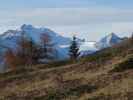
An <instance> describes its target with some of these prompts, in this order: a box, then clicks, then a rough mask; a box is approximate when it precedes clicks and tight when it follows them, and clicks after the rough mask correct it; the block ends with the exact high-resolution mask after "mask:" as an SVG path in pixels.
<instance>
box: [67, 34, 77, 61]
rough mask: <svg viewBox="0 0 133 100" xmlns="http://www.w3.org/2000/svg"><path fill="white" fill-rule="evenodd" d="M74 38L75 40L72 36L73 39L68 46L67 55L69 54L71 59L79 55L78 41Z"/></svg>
mask: <svg viewBox="0 0 133 100" xmlns="http://www.w3.org/2000/svg"><path fill="white" fill-rule="evenodd" d="M76 40H77V38H76V37H75V36H73V40H72V43H71V45H70V48H69V55H70V57H71V59H73V60H76V59H77V58H78V56H79V55H80V52H79V46H78V43H77V41H76Z"/></svg>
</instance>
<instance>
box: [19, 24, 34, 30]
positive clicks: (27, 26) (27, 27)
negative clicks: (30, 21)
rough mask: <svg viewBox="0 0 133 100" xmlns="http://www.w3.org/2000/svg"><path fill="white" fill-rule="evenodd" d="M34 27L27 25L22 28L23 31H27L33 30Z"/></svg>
mask: <svg viewBox="0 0 133 100" xmlns="http://www.w3.org/2000/svg"><path fill="white" fill-rule="evenodd" d="M33 28H34V27H33V26H32V25H27V24H23V25H22V26H21V29H22V30H25V29H33Z"/></svg>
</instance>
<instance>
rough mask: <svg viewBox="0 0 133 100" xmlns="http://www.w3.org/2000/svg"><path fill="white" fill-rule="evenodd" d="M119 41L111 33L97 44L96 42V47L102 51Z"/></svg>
mask: <svg viewBox="0 0 133 100" xmlns="http://www.w3.org/2000/svg"><path fill="white" fill-rule="evenodd" d="M121 41H122V38H120V37H118V36H117V35H116V34H115V33H111V34H109V35H107V36H105V37H104V38H102V39H101V40H100V41H99V42H97V43H96V47H97V48H99V49H103V48H107V47H110V46H113V45H115V44H117V43H120V42H121Z"/></svg>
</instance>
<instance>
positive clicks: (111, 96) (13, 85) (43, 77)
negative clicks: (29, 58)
mask: <svg viewBox="0 0 133 100" xmlns="http://www.w3.org/2000/svg"><path fill="white" fill-rule="evenodd" d="M132 43H133V40H132V39H128V40H125V41H123V42H122V43H120V44H117V45H114V46H113V47H110V48H107V49H104V50H101V51H98V52H96V53H95V54H92V55H90V56H89V57H85V58H82V59H80V61H79V62H75V63H72V62H71V63H70V62H69V63H67V65H64V66H63V65H61V66H59V65H58V66H56V64H54V63H53V64H51V65H37V66H32V67H30V68H26V69H21V70H19V69H18V70H16V71H11V72H7V73H4V74H0V82H1V84H0V88H1V89H0V99H3V98H4V100H16V99H17V100H127V99H128V100H132V98H133V90H132V88H133V67H132V68H131V69H124V70H123V71H121V72H116V71H112V70H113V69H115V68H116V65H120V66H121V64H122V63H124V62H125V61H128V59H129V56H130V58H132V59H133V52H132V51H133V45H132ZM58 63H59V62H58ZM127 66H128V65H127Z"/></svg>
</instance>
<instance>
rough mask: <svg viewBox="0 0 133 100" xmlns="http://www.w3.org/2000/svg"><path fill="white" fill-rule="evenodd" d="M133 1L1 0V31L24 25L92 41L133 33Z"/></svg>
mask: <svg viewBox="0 0 133 100" xmlns="http://www.w3.org/2000/svg"><path fill="white" fill-rule="evenodd" d="M132 5H133V0H0V33H2V32H4V31H6V30H8V29H16V28H19V27H20V26H21V25H22V24H32V25H34V26H41V27H48V28H50V29H52V30H54V31H56V32H58V33H60V34H62V35H64V36H72V33H74V34H77V35H78V36H81V37H83V38H86V39H88V40H97V39H99V38H100V37H102V36H104V35H106V34H109V33H111V32H115V33H117V34H118V35H122V36H125V35H131V32H133V6H132Z"/></svg>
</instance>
